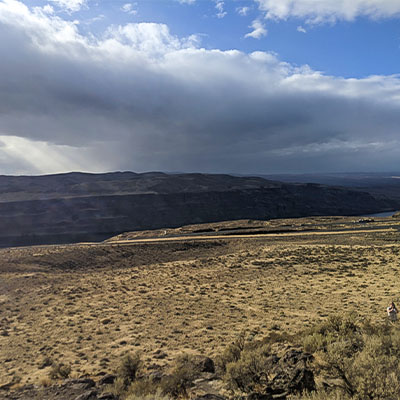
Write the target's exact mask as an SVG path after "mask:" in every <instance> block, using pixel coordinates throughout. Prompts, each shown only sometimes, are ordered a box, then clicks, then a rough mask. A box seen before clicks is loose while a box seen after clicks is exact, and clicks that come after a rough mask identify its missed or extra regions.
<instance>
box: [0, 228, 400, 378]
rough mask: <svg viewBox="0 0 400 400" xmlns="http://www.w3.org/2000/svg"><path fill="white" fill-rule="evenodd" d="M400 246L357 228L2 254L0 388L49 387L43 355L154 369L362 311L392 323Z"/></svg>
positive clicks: (76, 366)
mask: <svg viewBox="0 0 400 400" xmlns="http://www.w3.org/2000/svg"><path fill="white" fill-rule="evenodd" d="M349 226H350V225H349ZM351 226H353V225H351ZM343 227H344V228H346V224H343ZM324 229H325V228H324ZM399 239H400V235H399V233H398V232H380V233H379V232H373V233H362V234H360V233H354V232H349V233H346V234H342V235H334V236H329V235H323V234H322V235H321V234H315V235H305V236H294V237H290V236H289V237H281V238H279V237H278V238H277V237H271V238H269V237H264V238H257V239H255V238H248V239H230V240H216V239H215V240H210V241H206V242H201V243H195V242H185V243H154V244H135V245H113V246H111V245H106V244H103V245H98V246H89V245H74V246H53V247H36V248H23V249H4V250H1V251H0V260H1V266H0V385H2V384H6V383H9V382H11V381H12V380H13V379H14V380H15V381H17V380H18V378H21V379H22V381H21V383H25V382H35V383H39V382H40V381H42V382H44V380H45V379H46V377H47V375H48V373H49V371H50V369H51V366H50V365H44V364H43V360H44V359H51V360H52V361H53V362H54V363H56V364H57V363H61V362H62V363H63V364H65V365H69V366H71V372H72V374H74V375H77V376H78V375H83V374H89V375H94V374H97V373H98V372H99V371H110V370H112V369H113V368H114V366H115V365H116V363H118V362H119V360H120V359H121V355H123V354H126V353H127V352H129V353H135V352H136V351H141V352H142V354H143V360H144V361H145V363H146V365H150V366H151V365H152V364H154V368H156V367H155V365H160V366H163V365H166V364H169V363H170V362H171V361H172V360H173V359H175V358H176V357H177V356H178V355H179V354H181V353H182V352H196V353H204V354H205V355H208V356H211V357H213V356H216V355H217V354H218V353H221V352H222V350H223V349H224V348H225V347H226V346H227V345H228V344H229V343H230V342H232V341H233V340H234V338H236V337H237V335H238V334H239V333H240V332H242V331H245V332H246V333H247V335H251V334H254V335H255V334H260V335H261V336H262V335H266V334H268V333H270V332H272V331H279V330H288V331H290V332H296V331H299V330H301V329H304V328H305V327H307V326H311V325H314V324H315V323H316V322H318V320H321V319H324V318H325V317H326V316H328V315H330V314H333V313H337V312H341V311H351V310H353V309H357V310H358V312H359V313H361V314H362V315H366V316H367V315H368V316H370V317H371V318H372V320H383V319H384V318H385V308H386V306H387V304H388V302H390V301H391V300H392V299H394V300H395V301H396V300H399V298H398V296H399V295H398V287H399V284H400V278H399V276H400V275H399V269H400V265H399V254H400V242H399ZM160 350H161V351H160ZM160 354H161V355H162V356H160ZM45 364H46V363H45Z"/></svg>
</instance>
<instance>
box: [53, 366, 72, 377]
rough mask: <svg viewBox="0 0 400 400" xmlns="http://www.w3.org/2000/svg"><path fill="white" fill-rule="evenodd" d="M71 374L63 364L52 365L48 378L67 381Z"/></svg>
mask: <svg viewBox="0 0 400 400" xmlns="http://www.w3.org/2000/svg"><path fill="white" fill-rule="evenodd" d="M70 374H71V367H70V366H69V365H65V364H63V363H53V364H52V367H51V369H50V371H49V378H50V379H53V380H56V379H67V378H69V376H70Z"/></svg>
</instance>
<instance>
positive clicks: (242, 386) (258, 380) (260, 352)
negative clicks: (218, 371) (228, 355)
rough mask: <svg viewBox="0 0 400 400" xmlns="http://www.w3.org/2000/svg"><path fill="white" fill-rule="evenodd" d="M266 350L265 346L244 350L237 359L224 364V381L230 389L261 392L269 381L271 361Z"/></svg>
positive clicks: (267, 348)
mask: <svg viewBox="0 0 400 400" xmlns="http://www.w3.org/2000/svg"><path fill="white" fill-rule="evenodd" d="M268 350H269V347H267V346H263V347H260V348H255V349H251V350H244V351H242V352H241V355H240V358H239V359H238V360H237V361H232V362H230V363H228V364H227V365H226V373H225V382H226V384H227V386H228V388H229V389H230V390H231V391H233V392H234V391H237V390H239V391H241V392H245V393H251V392H253V391H257V390H260V391H261V392H262V388H263V387H265V386H266V385H267V383H268V381H269V372H270V367H271V363H270V360H269V358H268Z"/></svg>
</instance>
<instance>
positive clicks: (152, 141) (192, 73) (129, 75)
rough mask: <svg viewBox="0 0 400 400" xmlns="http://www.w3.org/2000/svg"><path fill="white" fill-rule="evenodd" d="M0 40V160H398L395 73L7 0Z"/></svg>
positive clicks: (160, 165) (54, 165)
mask: <svg viewBox="0 0 400 400" xmlns="http://www.w3.org/2000/svg"><path fill="white" fill-rule="evenodd" d="M256 28H257V27H255V28H254V29H256ZM10 43H12V44H13V46H10V45H9V44H10ZM0 54H1V55H2V62H1V63H0V87H1V96H0V134H1V135H2V136H1V138H0V139H1V141H2V143H3V145H2V146H1V145H0V146H1V147H0V166H1V169H2V171H5V170H6V168H7V165H12V169H13V170H14V171H22V170H24V171H26V170H30V171H32V172H42V173H43V172H54V171H60V170H71V169H84V170H91V171H93V170H100V169H101V168H102V167H103V168H102V169H103V170H107V169H108V170H111V169H112V170H127V169H130V170H137V171H143V170H170V171H171V170H175V171H177V170H181V171H184V170H198V171H205V172H212V171H220V172H232V171H234V172H235V171H238V172H243V173H246V172H249V173H251V172H274V171H275V172H277V171H293V170H298V171H305V170H318V171H327V170H339V169H340V170H344V169H347V170H353V171H355V170H362V169H365V170H371V169H374V170H378V169H380V170H384V169H386V170H395V169H398V160H399V158H400V145H399V139H398V138H399V130H398V127H399V126H400V76H371V77H368V78H365V79H344V78H337V77H332V76H327V75H324V74H323V73H321V72H317V71H314V70H312V69H311V68H310V67H307V66H303V67H301V68H297V67H295V66H293V65H290V64H288V63H285V62H281V61H280V60H279V58H278V56H277V55H275V54H272V53H267V52H255V53H251V54H245V53H243V52H240V51H237V50H230V51H222V50H218V49H214V50H207V49H203V48H200V47H199V46H198V42H197V38H196V37H195V36H194V37H188V38H180V37H177V36H175V35H173V34H172V33H171V32H170V31H169V29H168V27H167V26H166V25H163V24H151V23H143V24H127V25H123V26H115V27H113V28H110V29H109V30H108V31H107V34H106V35H105V36H104V37H101V38H97V39H96V38H93V37H89V36H88V37H86V36H83V35H82V34H80V33H79V31H78V30H77V27H76V25H75V24H74V23H72V22H68V21H64V20H62V19H61V18H60V17H59V16H57V14H51V13H46V12H44V11H43V9H36V8H35V9H29V8H28V7H26V6H25V5H23V4H22V3H21V2H18V1H15V0H5V1H0ZM36 144H37V149H38V150H40V151H39V152H37V153H34V149H35V146H36ZM59 156H60V158H58V157H59ZM7 171H8V173H11V172H12V171H10V170H7Z"/></svg>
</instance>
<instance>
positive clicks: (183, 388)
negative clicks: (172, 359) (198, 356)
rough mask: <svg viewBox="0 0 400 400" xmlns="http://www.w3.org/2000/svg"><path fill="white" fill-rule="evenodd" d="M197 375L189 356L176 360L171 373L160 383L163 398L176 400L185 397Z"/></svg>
mask: <svg viewBox="0 0 400 400" xmlns="http://www.w3.org/2000/svg"><path fill="white" fill-rule="evenodd" d="M198 375H199V371H198V369H197V366H196V364H195V363H194V362H193V360H192V359H191V356H190V355H183V356H181V357H179V358H178V359H177V360H176V363H175V367H174V369H173V371H172V373H171V374H170V375H168V376H166V377H164V378H163V379H162V380H161V382H160V388H161V393H162V394H163V395H164V396H171V397H172V398H177V397H181V396H186V395H187V389H188V388H189V387H191V386H192V385H193V381H194V380H195V379H196V378H197V376H198Z"/></svg>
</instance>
